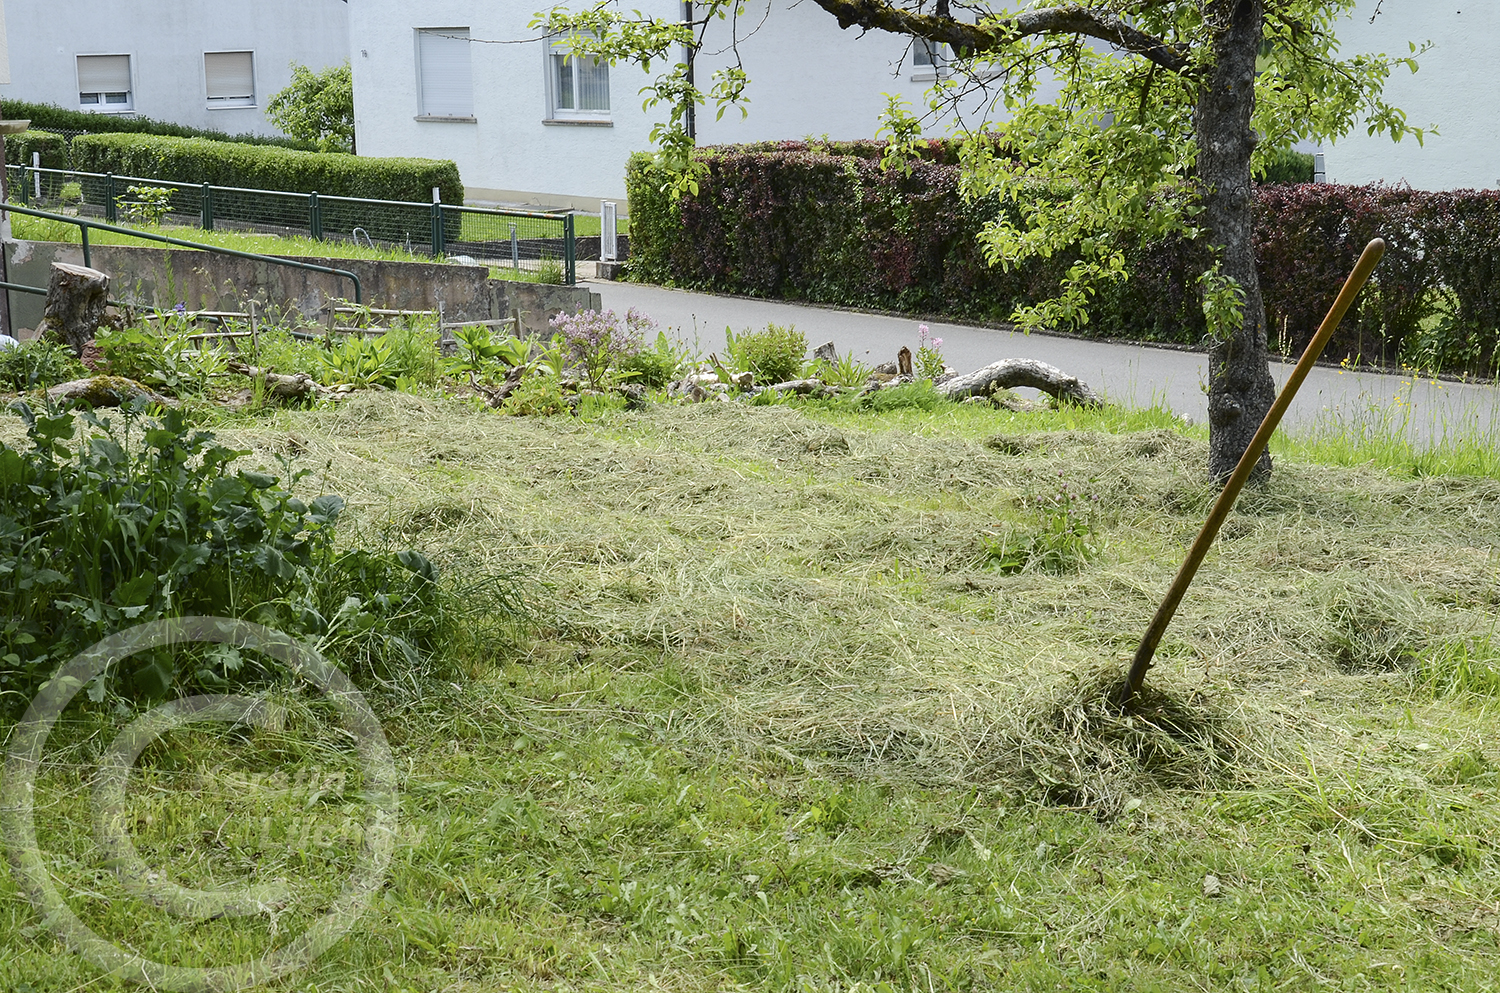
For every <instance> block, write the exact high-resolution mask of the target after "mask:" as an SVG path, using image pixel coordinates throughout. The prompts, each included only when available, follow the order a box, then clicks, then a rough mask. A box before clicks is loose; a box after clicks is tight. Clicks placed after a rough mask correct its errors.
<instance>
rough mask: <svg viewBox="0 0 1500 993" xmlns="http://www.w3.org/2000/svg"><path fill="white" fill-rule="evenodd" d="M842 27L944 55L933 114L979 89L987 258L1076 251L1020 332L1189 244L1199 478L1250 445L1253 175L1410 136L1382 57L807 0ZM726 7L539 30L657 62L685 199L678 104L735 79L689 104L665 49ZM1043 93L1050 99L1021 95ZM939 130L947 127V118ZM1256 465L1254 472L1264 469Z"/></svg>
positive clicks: (1201, 30)
mask: <svg viewBox="0 0 1500 993" xmlns="http://www.w3.org/2000/svg"><path fill="white" fill-rule="evenodd" d="M810 2H812V3H816V4H817V6H819V7H821V8H822V9H823V10H825V11H827V12H828V14H829V15H831V16H832V17H833V18H834V19H835V20H836V21H837V22H838V25H839V26H840V27H841V28H844V29H850V28H855V29H859V30H860V31H862V32H863V31H869V30H881V31H889V32H893V33H896V34H900V35H903V36H907V37H915V38H925V39H927V40H928V41H929V42H932V43H937V44H946V45H948V46H950V48H951V50H952V52H953V53H954V54H955V59H954V61H953V63H952V65H951V68H952V70H953V72H952V74H951V75H950V76H949V77H948V78H947V79H944V80H940V81H939V82H938V83H937V84H936V86H935V87H934V89H933V91H932V93H931V101H932V108H931V109H932V111H933V112H934V114H941V113H942V112H944V111H952V110H953V109H955V108H957V107H958V106H960V105H961V104H962V103H963V102H964V101H965V100H966V99H968V98H970V97H971V96H972V94H973V91H974V90H975V89H976V88H990V89H991V91H992V95H993V99H992V101H991V102H990V103H989V104H988V106H989V107H991V108H992V109H995V110H1001V109H1003V111H1004V114H1002V115H997V117H998V118H1000V119H988V117H987V118H986V119H985V120H982V121H963V122H962V123H961V124H958V125H956V126H955V127H954V130H955V131H957V133H958V134H959V135H960V136H964V137H970V138H973V137H975V136H982V138H983V140H976V141H969V142H967V143H966V145H965V150H964V157H963V162H964V183H965V189H966V191H967V192H968V193H970V194H973V195H976V196H977V195H981V194H985V193H990V192H997V193H999V194H1000V195H1001V197H1002V198H1003V200H1004V201H1006V202H1007V203H1009V204H1011V205H1012V207H1013V212H1014V216H1015V217H1016V218H1018V220H1016V221H1012V220H1010V219H1008V218H1007V217H1005V216H1002V217H1000V218H997V219H996V220H994V221H993V222H992V223H990V224H989V226H988V227H987V228H986V229H985V232H984V235H983V238H984V242H985V245H984V247H985V250H986V252H987V255H988V257H989V258H990V260H991V261H992V262H993V263H995V264H998V265H1001V266H1009V265H1014V264H1016V263H1018V262H1020V261H1021V260H1023V259H1025V258H1027V257H1031V256H1036V255H1056V254H1060V253H1065V252H1071V253H1077V255H1078V261H1077V263H1076V264H1075V265H1073V266H1072V268H1071V270H1070V272H1069V274H1068V278H1067V279H1066V281H1065V283H1064V285H1063V286H1062V287H1061V288H1060V292H1059V294H1058V295H1057V297H1056V298H1055V299H1052V300H1050V301H1047V302H1046V303H1044V304H1042V305H1040V306H1038V307H1034V308H1029V309H1027V310H1025V311H1022V312H1020V313H1018V314H1017V315H1016V317H1017V319H1018V320H1019V321H1020V322H1021V323H1022V324H1024V325H1026V326H1040V325H1047V324H1051V325H1057V324H1067V323H1073V324H1078V323H1083V322H1085V321H1087V320H1088V303H1089V300H1090V298H1091V297H1092V296H1093V294H1094V292H1095V291H1096V290H1097V288H1099V287H1100V286H1101V285H1103V284H1105V283H1107V282H1109V281H1112V280H1120V279H1124V278H1125V275H1126V273H1125V254H1124V252H1125V248H1126V247H1127V242H1128V241H1129V240H1130V239H1134V238H1143V237H1144V238H1162V237H1168V236H1174V235H1175V236H1180V237H1186V238H1188V239H1190V240H1192V241H1193V242H1194V243H1195V244H1196V245H1198V246H1199V247H1200V249H1201V258H1200V262H1201V264H1200V266H1199V269H1200V271H1201V273H1202V275H1201V277H1200V278H1199V291H1200V293H1201V296H1202V300H1203V309H1204V314H1205V317H1206V318H1207V322H1208V327H1209V332H1210V336H1211V340H1210V348H1209V382H1208V394H1209V403H1208V406H1209V436H1210V444H1209V465H1208V469H1209V473H1210V474H1211V475H1212V476H1213V477H1214V478H1215V479H1223V478H1225V477H1227V476H1228V475H1229V474H1230V472H1232V471H1233V469H1234V466H1235V464H1236V463H1237V462H1238V461H1239V458H1240V456H1241V455H1242V454H1243V453H1244V451H1245V449H1246V448H1247V447H1248V446H1249V442H1250V439H1251V437H1252V436H1253V435H1254V433H1255V429H1256V428H1257V427H1258V426H1259V424H1260V421H1261V419H1262V418H1263V416H1264V415H1265V412H1266V411H1267V410H1268V409H1269V408H1270V405H1271V402H1272V400H1273V399H1274V392H1275V387H1274V383H1273V381H1272V379H1271V374H1270V367H1269V354H1268V349H1267V342H1266V318H1265V308H1264V305H1263V303H1262V300H1261V291H1260V281H1259V278H1258V276H1257V273H1256V264H1255V250H1254V245H1253V243H1252V241H1251V229H1252V224H1253V215H1252V208H1253V200H1252V196H1251V179H1252V175H1253V173H1254V171H1255V170H1256V169H1257V168H1258V167H1263V164H1264V163H1265V162H1266V161H1267V160H1269V159H1270V158H1271V157H1272V156H1273V155H1274V154H1275V153H1277V152H1279V151H1282V150H1284V149H1286V148H1288V147H1289V146H1290V145H1292V144H1294V143H1295V142H1297V141H1299V140H1303V139H1312V140H1319V141H1327V140H1331V139H1333V138H1337V137H1339V136H1341V135H1343V134H1346V133H1348V131H1349V130H1350V129H1351V128H1352V127H1353V126H1354V124H1355V122H1356V121H1358V120H1361V119H1362V120H1363V122H1364V124H1365V125H1366V126H1367V127H1368V128H1369V129H1370V131H1371V133H1377V132H1382V133H1385V134H1388V135H1390V137H1391V138H1393V139H1395V140H1398V141H1399V140H1400V139H1401V138H1403V137H1405V136H1408V135H1410V136H1414V137H1416V138H1417V140H1419V141H1420V140H1421V138H1422V131H1421V129H1419V128H1415V127H1412V126H1410V125H1408V124H1407V122H1406V118H1405V116H1404V115H1403V114H1402V113H1401V112H1400V111H1399V110H1398V109H1396V108H1394V107H1392V106H1390V105H1389V104H1387V103H1386V102H1385V101H1384V100H1382V99H1381V89H1382V87H1383V85H1384V82H1385V80H1386V78H1387V76H1388V75H1389V72H1390V70H1391V68H1392V67H1393V66H1396V65H1405V66H1407V67H1408V68H1409V69H1411V70H1412V71H1415V70H1416V62H1415V60H1414V58H1412V56H1414V55H1416V54H1418V51H1417V48H1416V46H1415V45H1413V46H1412V49H1411V53H1410V54H1409V55H1407V56H1402V57H1400V58H1388V57H1385V56H1367V55H1359V56H1354V57H1352V58H1340V57H1339V44H1338V39H1337V37H1336V36H1335V33H1334V27H1335V24H1336V22H1337V21H1338V20H1339V19H1340V18H1342V17H1344V16H1346V15H1347V14H1348V13H1349V12H1350V11H1351V10H1352V9H1353V7H1354V3H1355V0H1099V2H1093V3H1058V2H1053V0H1036V2H1034V3H1028V4H1017V3H1007V2H1003V0H972V2H965V0H810ZM743 6H744V3H743V0H706V2H700V3H697V4H692V5H689V9H694V8H696V11H697V14H696V16H694V17H693V18H692V19H691V20H690V21H687V22H676V21H672V20H669V19H652V18H648V17H644V16H642V15H639V14H630V15H627V14H624V13H622V12H620V11H619V10H618V9H616V7H615V5H614V4H613V3H608V2H602V3H598V4H596V5H594V6H592V7H590V8H588V9H586V10H582V11H575V12H569V11H566V10H563V9H561V8H557V9H554V10H552V11H550V12H547V13H545V14H542V15H538V20H537V24H538V26H543V27H546V28H547V29H548V30H550V31H554V32H563V33H567V34H569V35H570V36H571V43H572V45H573V48H574V51H576V52H580V53H588V54H596V55H601V56H604V57H607V58H610V59H614V60H629V61H634V62H637V63H640V64H642V65H643V67H644V68H646V69H647V71H648V72H649V71H650V66H651V64H652V63H653V62H658V61H665V62H667V63H669V64H670V63H673V62H676V64H675V65H673V67H672V68H671V69H670V70H668V71H667V72H666V73H664V74H662V75H660V76H658V77H657V78H656V80H655V81H654V83H653V86H652V88H651V98H650V100H649V101H648V102H656V103H665V104H667V106H668V107H669V109H670V116H669V119H668V120H667V121H665V122H663V123H662V124H661V125H659V126H658V128H657V130H656V132H655V133H654V135H653V138H654V140H656V141H657V142H658V144H659V146H660V147H661V149H662V158H663V161H664V164H665V166H666V167H667V168H669V169H671V170H672V171H673V172H674V173H675V174H676V175H678V176H679V177H680V179H679V180H678V182H677V186H678V188H679V189H691V188H693V186H694V182H695V178H694V170H693V165H692V162H691V156H690V154H689V152H690V149H691V144H692V142H691V137H690V135H688V134H687V132H686V128H685V119H686V117H687V113H686V109H687V108H688V107H691V106H693V105H695V104H702V103H704V102H706V100H708V99H713V100H714V101H715V102H717V103H719V105H720V113H722V112H723V108H724V106H725V105H726V104H732V103H735V102H737V100H738V99H739V97H740V95H741V92H742V90H743V88H744V86H745V83H746V79H745V76H744V72H743V70H742V69H741V68H739V67H736V68H734V69H731V70H726V71H721V72H720V73H717V74H716V75H715V79H714V84H713V88H712V90H711V91H710V92H709V93H704V92H703V91H702V90H701V89H699V88H698V87H697V86H695V85H694V84H693V81H692V74H691V70H690V64H689V62H687V61H684V60H681V58H680V56H678V55H677V52H679V51H680V50H681V47H682V46H692V45H695V44H698V43H701V41H702V39H703V37H704V32H705V31H707V30H709V28H710V26H711V25H712V24H713V23H714V22H716V21H719V20H725V19H731V18H734V17H736V16H738V15H739V13H740V12H741V10H742V9H743ZM1049 77H1050V78H1051V79H1053V80H1055V82H1056V83H1057V84H1058V85H1059V87H1060V90H1059V94H1058V96H1057V97H1056V99H1054V100H1051V101H1042V100H1039V99H1038V93H1039V90H1040V84H1041V83H1042V82H1044V81H1046V80H1047V79H1048V78H1049ZM948 119H949V120H952V121H960V120H961V118H960V117H959V116H956V115H952V114H949V115H948ZM882 131H883V133H884V134H886V135H887V136H888V137H889V138H890V139H891V144H890V147H889V150H888V152H887V160H888V162H892V163H898V162H899V161H900V157H901V156H902V155H903V154H905V153H909V152H910V150H911V149H912V147H913V145H914V144H915V142H916V141H917V140H918V138H919V136H920V133H921V124H920V122H919V121H918V120H917V119H916V118H914V117H913V116H911V114H910V113H908V112H907V111H906V110H905V109H904V108H902V107H900V106H898V105H895V104H894V103H893V105H892V108H891V111H890V112H889V115H888V117H887V120H886V123H885V126H884V128H883V129H882ZM1270 468H1271V462H1270V456H1269V454H1266V455H1263V456H1262V461H1261V462H1260V463H1259V465H1258V466H1257V473H1258V475H1260V476H1264V475H1265V474H1266V473H1268V472H1269V471H1270Z"/></svg>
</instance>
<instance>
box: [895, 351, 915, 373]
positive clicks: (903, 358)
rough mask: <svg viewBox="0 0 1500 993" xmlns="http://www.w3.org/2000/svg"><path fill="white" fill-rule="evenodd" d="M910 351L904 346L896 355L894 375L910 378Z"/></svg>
mask: <svg viewBox="0 0 1500 993" xmlns="http://www.w3.org/2000/svg"><path fill="white" fill-rule="evenodd" d="M911 374H912V372H911V349H910V348H907V347H906V346H905V345H902V346H901V351H899V352H897V353H896V375H898V376H905V377H907V378H908V379H910V378H911Z"/></svg>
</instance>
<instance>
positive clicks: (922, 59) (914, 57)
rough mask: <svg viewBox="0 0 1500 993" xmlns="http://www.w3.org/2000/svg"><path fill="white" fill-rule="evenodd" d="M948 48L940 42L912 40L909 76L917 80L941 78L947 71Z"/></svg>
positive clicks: (923, 39) (920, 39) (924, 39)
mask: <svg viewBox="0 0 1500 993" xmlns="http://www.w3.org/2000/svg"><path fill="white" fill-rule="evenodd" d="M947 64H948V46H947V44H946V43H944V42H941V41H929V40H928V39H926V38H913V39H912V43H911V74H912V75H913V76H916V77H918V78H932V77H934V76H941V75H943V74H944V73H945V72H946V71H947Z"/></svg>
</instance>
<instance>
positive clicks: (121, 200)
mask: <svg viewBox="0 0 1500 993" xmlns="http://www.w3.org/2000/svg"><path fill="white" fill-rule="evenodd" d="M131 197H134V198H135V199H134V200H132V199H131ZM115 204H116V205H117V207H118V208H119V211H120V216H121V217H122V218H123V219H125V220H127V221H134V222H136V223H138V224H149V225H151V226H152V227H156V226H158V225H160V224H161V222H162V218H164V217H166V216H167V213H168V212H169V211H170V210H171V209H172V189H171V187H169V186H127V187H125V195H124V196H119V197H116V198H115Z"/></svg>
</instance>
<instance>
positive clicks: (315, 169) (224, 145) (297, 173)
mask: <svg viewBox="0 0 1500 993" xmlns="http://www.w3.org/2000/svg"><path fill="white" fill-rule="evenodd" d="M73 168H74V169H77V170H79V171H80V172H95V173H109V172H112V173H117V174H120V175H124V176H135V177H139V178H141V179H165V180H172V181H174V182H179V183H210V184H212V185H214V186H230V187H240V188H246V189H254V190H283V191H288V192H292V193H314V192H316V193H321V194H324V195H327V196H343V197H361V198H365V199H370V200H396V201H402V202H406V203H417V204H428V203H430V202H431V201H432V188H433V187H438V188H439V191H440V193H441V195H442V198H443V201H444V202H445V203H463V199H464V187H463V182H462V181H461V180H460V179H459V176H458V167H457V166H456V165H454V164H453V163H452V162H448V161H441V160H437V159H401V158H367V157H363V156H354V155H342V154H336V153H318V152H298V151H292V150H290V149H285V148H268V147H263V146H255V145H245V144H240V143H236V142H225V141H209V140H207V139H204V138H167V137H160V136H157V135H136V134H98V135H83V136H81V137H78V138H75V139H73ZM424 209H426V208H424ZM416 230H422V229H421V228H420V227H419V228H417V229H416Z"/></svg>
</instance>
